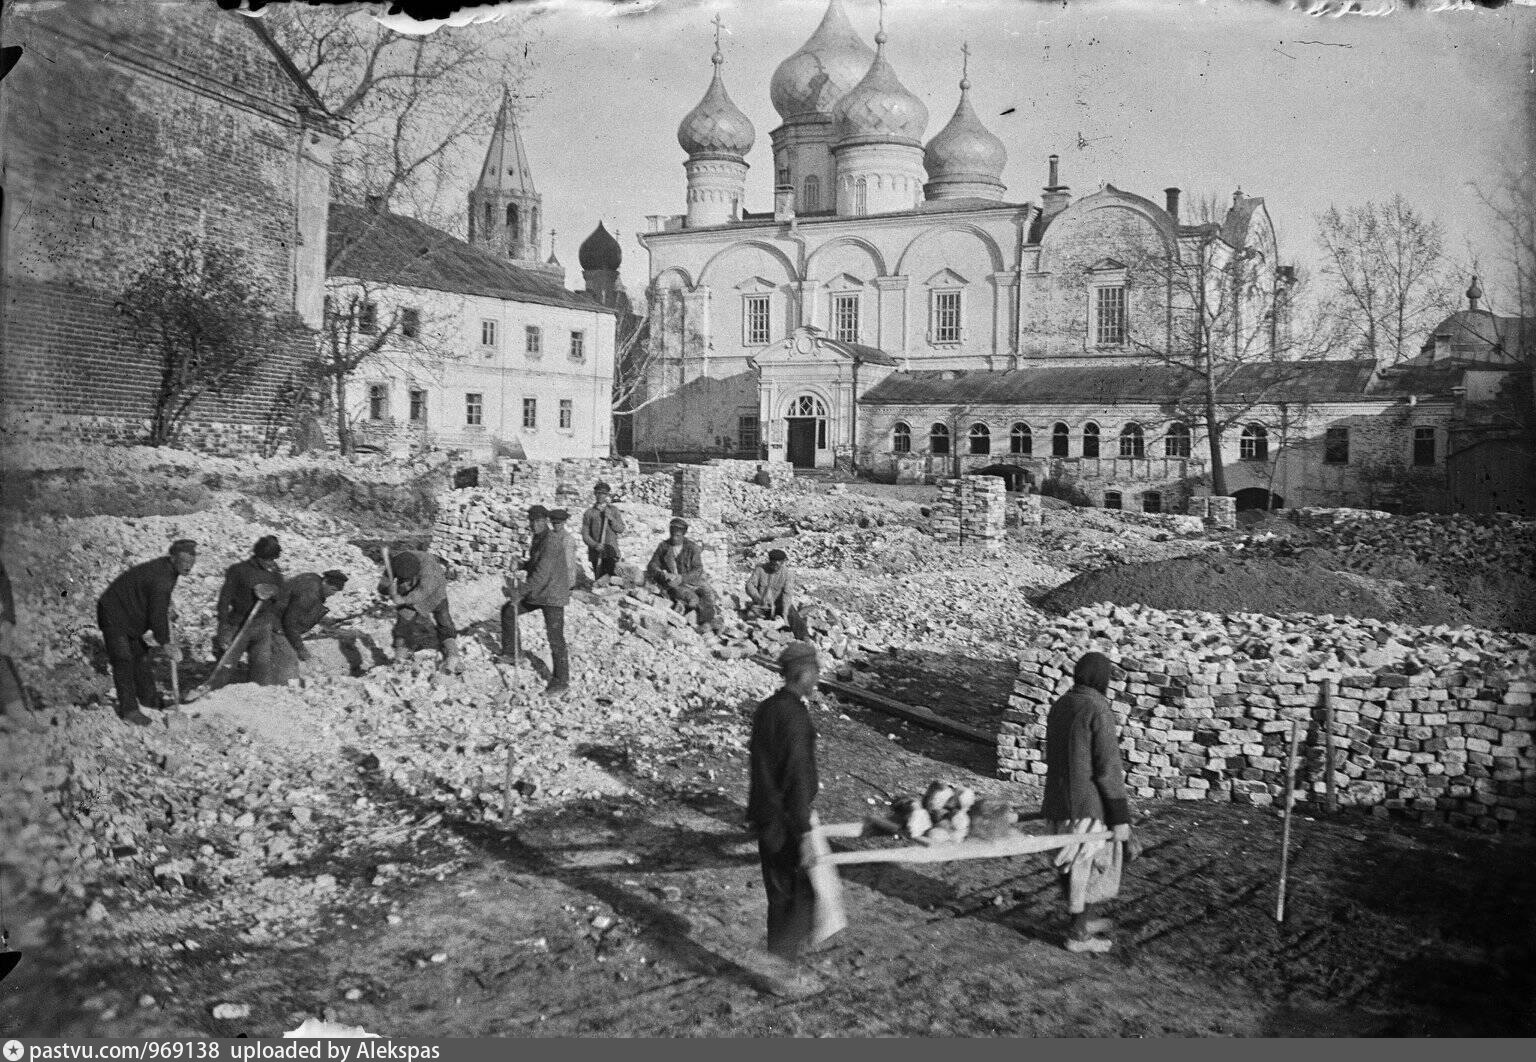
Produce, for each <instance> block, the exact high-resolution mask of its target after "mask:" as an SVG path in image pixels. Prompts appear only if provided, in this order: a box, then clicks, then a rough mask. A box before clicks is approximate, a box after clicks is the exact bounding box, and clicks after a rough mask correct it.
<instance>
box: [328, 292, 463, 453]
mask: <svg viewBox="0 0 1536 1062" xmlns="http://www.w3.org/2000/svg"><path fill="white" fill-rule="evenodd" d="M392 294H393V293H392V292H391V291H390V290H389V286H388V285H384V284H379V283H376V282H372V281H366V280H351V279H333V280H332V281H331V282H330V283H329V285H328V293H327V295H326V298H325V302H326V313H325V324H324V327H323V328H322V330H321V333H320V367H319V375H320V377H321V379H323V380H325V381H326V382H327V383H328V384H329V389H330V401H331V402H332V403H333V405H334V409H333V411H332V412H333V413H334V415H335V417H336V437H337V440H338V442H339V443H340V445H341V450H342V452H343V453H351V452H352V450H353V447H354V446H355V444H356V438H355V431H354V427H355V423H356V420H357V419H358V418H357V417H356V416H353V415H352V414H350V413H349V409H350V402H349V400H348V385H349V383H350V382H351V380H352V378H353V377H354V376H355V375H357V374H358V373H359V372H360V371H362V370H363V369H365V368H372V369H375V370H382V371H388V372H390V373H391V374H392V375H395V376H400V377H405V378H407V379H417V380H426V379H441V375H442V370H443V369H444V367H446V365H447V363H448V362H449V361H451V360H454V359H455V358H457V357H460V355H459V354H458V353H457V352H456V351H455V349H454V346H453V344H452V343H451V341H450V340H449V339H448V337H447V336H446V335H445V334H444V332H445V330H446V329H447V328H450V327H452V326H453V324H454V323H455V322H456V321H458V320H460V319H461V318H462V316H463V315H462V314H454V313H443V314H437V315H434V316H432V317H430V318H428V317H424V316H423V314H422V312H421V310H420V308H419V307H408V306H401V305H398V301H399V300H398V298H393V297H391V296H392ZM390 302H392V303H396V305H393V306H389V307H388V308H387V309H384V310H383V311H382V312H381V306H384V305H385V304H386V303H390Z"/></svg>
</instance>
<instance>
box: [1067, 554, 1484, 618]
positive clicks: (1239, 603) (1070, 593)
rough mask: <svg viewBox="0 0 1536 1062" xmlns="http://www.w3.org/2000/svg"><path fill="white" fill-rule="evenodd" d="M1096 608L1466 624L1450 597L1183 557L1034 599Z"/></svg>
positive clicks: (1086, 579) (1086, 577)
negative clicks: (1141, 607)
mask: <svg viewBox="0 0 1536 1062" xmlns="http://www.w3.org/2000/svg"><path fill="white" fill-rule="evenodd" d="M1100 601H1108V602H1113V603H1114V604H1118V605H1131V604H1140V605H1148V606H1150V607H1152V608H1157V609H1164V610H1180V609H1193V610H1197V611H1202V612H1261V613H1264V614H1266V615H1270V616H1278V615H1282V614H1284V613H1287V612H1310V613H1313V614H1317V615H1323V614H1328V613H1332V614H1334V615H1345V616H1356V617H1360V618H1362V619H1383V620H1394V621H1397V622H1400V623H1410V624H1424V625H1433V624H1441V623H1446V624H1459V623H1467V622H1469V616H1468V614H1467V611H1466V610H1465V609H1464V608H1462V607H1461V605H1460V604H1459V603H1458V602H1457V601H1456V599H1455V598H1453V597H1452V596H1451V595H1449V594H1447V593H1445V592H1444V591H1442V590H1437V589H1435V588H1433V587H1424V586H1419V587H1412V586H1407V585H1402V586H1393V585H1390V584H1384V583H1379V582H1377V581H1375V580H1370V579H1367V578H1365V577H1362V576H1356V575H1352V574H1349V573H1346V572H1338V571H1333V570H1332V569H1329V568H1327V567H1324V566H1322V565H1320V564H1317V563H1316V562H1314V561H1310V560H1305V559H1301V558H1294V559H1282V558H1251V559H1233V558H1229V557H1186V558H1182V559H1179V560H1170V561H1159V562H1155V563H1151V564H1131V565H1125V566H1123V567H1117V568H1109V569H1105V570H1102V571H1095V572H1086V573H1084V574H1083V575H1080V576H1078V577H1077V578H1075V579H1073V580H1072V581H1071V582H1068V583H1065V584H1063V585H1062V586H1059V587H1057V588H1056V589H1055V590H1052V591H1051V592H1050V593H1048V594H1046V595H1045V596H1044V597H1042V598H1041V599H1040V602H1039V604H1040V606H1041V607H1042V608H1045V609H1047V610H1049V611H1052V612H1063V613H1065V612H1070V611H1072V610H1073V609H1075V608H1079V607H1081V606H1083V605H1091V604H1094V603H1096V602H1100Z"/></svg>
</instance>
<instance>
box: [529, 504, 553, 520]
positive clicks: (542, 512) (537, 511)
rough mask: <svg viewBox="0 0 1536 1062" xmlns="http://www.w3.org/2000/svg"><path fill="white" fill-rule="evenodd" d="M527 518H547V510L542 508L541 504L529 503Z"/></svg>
mask: <svg viewBox="0 0 1536 1062" xmlns="http://www.w3.org/2000/svg"><path fill="white" fill-rule="evenodd" d="M528 519H530V520H548V519H549V510H548V509H546V508H544V506H542V505H530V506H528Z"/></svg>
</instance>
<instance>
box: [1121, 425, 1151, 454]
mask: <svg viewBox="0 0 1536 1062" xmlns="http://www.w3.org/2000/svg"><path fill="white" fill-rule="evenodd" d="M1120 456H1121V457H1146V456H1147V444H1146V436H1145V435H1144V434H1143V433H1142V430H1141V425H1140V424H1127V425H1126V426H1125V427H1123V428H1121V429H1120Z"/></svg>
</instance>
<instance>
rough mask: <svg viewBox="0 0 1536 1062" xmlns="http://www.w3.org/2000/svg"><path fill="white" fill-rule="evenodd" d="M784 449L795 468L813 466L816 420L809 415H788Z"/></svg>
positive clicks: (814, 459)
mask: <svg viewBox="0 0 1536 1062" xmlns="http://www.w3.org/2000/svg"><path fill="white" fill-rule="evenodd" d="M785 449H786V450H787V451H788V457H789V463H790V464H791V465H793V466H794V467H795V468H815V467H816V421H815V420H814V419H813V418H811V417H790V418H789V437H788V438H787V439H786V440H785Z"/></svg>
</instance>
